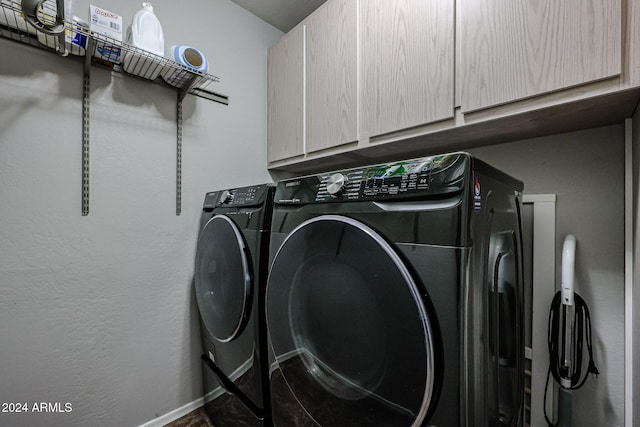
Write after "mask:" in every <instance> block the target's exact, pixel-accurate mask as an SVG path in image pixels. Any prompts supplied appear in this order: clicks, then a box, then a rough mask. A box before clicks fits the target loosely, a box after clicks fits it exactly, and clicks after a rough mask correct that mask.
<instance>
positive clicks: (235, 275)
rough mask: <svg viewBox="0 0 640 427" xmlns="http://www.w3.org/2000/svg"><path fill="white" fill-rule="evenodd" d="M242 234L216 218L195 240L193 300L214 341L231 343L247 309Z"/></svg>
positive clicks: (248, 274) (222, 218)
mask: <svg viewBox="0 0 640 427" xmlns="http://www.w3.org/2000/svg"><path fill="white" fill-rule="evenodd" d="M247 254H248V251H247V249H246V246H245V243H244V240H243V238H242V234H241V233H240V230H238V227H237V226H236V225H235V224H234V223H233V221H232V220H231V219H229V218H228V217H226V216H224V215H215V216H214V217H213V218H211V219H210V220H209V222H207V224H206V225H205V226H204V228H203V229H202V232H201V233H200V237H199V238H198V249H197V253H196V265H195V285H196V299H197V301H198V308H199V309H200V315H201V316H202V320H203V322H204V324H205V326H206V328H207V330H208V331H209V333H210V334H211V335H213V336H214V337H215V338H216V339H217V340H219V341H222V342H228V341H231V340H233V339H234V338H235V337H236V336H237V335H238V334H239V333H240V332H242V328H243V327H244V325H245V323H246V320H247V314H248V312H249V310H250V307H249V304H250V301H251V298H250V296H251V282H252V276H251V271H250V267H249V266H250V264H249V260H248V258H247Z"/></svg>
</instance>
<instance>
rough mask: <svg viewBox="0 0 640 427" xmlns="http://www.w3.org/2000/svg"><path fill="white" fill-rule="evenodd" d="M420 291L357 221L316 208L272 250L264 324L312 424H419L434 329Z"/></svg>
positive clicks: (431, 373) (427, 399)
mask: <svg viewBox="0 0 640 427" xmlns="http://www.w3.org/2000/svg"><path fill="white" fill-rule="evenodd" d="M426 298H427V296H426V295H425V292H424V291H422V290H421V289H420V287H419V286H418V285H417V284H416V282H415V281H414V279H413V276H412V274H411V273H410V270H409V269H408V268H407V266H406V265H405V263H404V261H403V260H402V259H401V258H400V256H399V255H398V253H397V252H396V251H395V250H394V249H393V247H392V246H391V245H390V244H389V243H388V242H387V241H386V240H385V239H384V238H383V237H382V236H380V235H379V234H378V233H376V232H375V231H374V230H372V229H371V228H369V227H367V226H366V225H364V224H362V223H360V222H358V221H356V220H354V219H351V218H347V217H343V216H337V215H325V216H319V217H317V218H313V219H311V220H308V221H306V222H304V223H302V224H301V225H300V226H299V227H297V228H296V229H295V230H294V231H293V232H291V233H290V234H289V235H288V237H287V238H286V239H285V241H284V243H283V244H282V246H281V247H280V249H279V251H278V252H277V254H276V256H275V258H274V260H273V263H272V267H271V272H270V274H269V280H268V285H267V327H268V330H269V334H270V338H271V348H272V350H273V351H274V352H275V356H276V360H277V361H278V366H279V368H280V370H281V372H282V376H283V377H284V380H285V381H286V382H287V384H288V386H289V388H290V390H291V391H292V392H293V393H294V394H295V397H296V400H297V401H298V402H299V403H300V404H301V405H302V406H304V409H305V411H306V412H307V413H308V414H309V415H310V416H311V417H312V418H313V419H314V420H315V421H316V422H317V423H318V424H320V425H322V426H330V425H339V426H346V425H363V424H370V425H394V426H402V425H405V426H409V425H419V424H420V423H421V422H422V421H423V420H424V419H425V418H426V417H427V415H428V413H429V409H430V407H431V406H432V403H433V401H434V400H436V395H437V390H438V387H439V385H438V383H439V381H438V380H436V375H437V373H436V372H435V366H436V363H437V362H439V360H438V361H437V360H436V358H438V357H440V353H439V352H438V351H437V350H436V348H435V345H436V341H438V340H436V339H435V333H436V331H435V328H436V325H435V324H432V323H435V322H431V320H430V316H431V310H430V309H429V308H428V307H429V306H430V304H428V303H427V301H426Z"/></svg>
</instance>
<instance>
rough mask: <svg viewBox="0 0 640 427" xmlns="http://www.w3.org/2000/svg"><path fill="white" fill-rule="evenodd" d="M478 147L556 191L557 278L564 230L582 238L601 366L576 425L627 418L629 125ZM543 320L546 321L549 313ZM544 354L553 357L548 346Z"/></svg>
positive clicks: (534, 189)
mask: <svg viewBox="0 0 640 427" xmlns="http://www.w3.org/2000/svg"><path fill="white" fill-rule="evenodd" d="M472 152H473V153H474V154H476V155H477V156H478V157H479V158H481V159H483V160H485V161H487V162H488V163H490V164H492V165H494V166H496V167H498V168H500V169H503V170H504V171H506V172H508V173H510V174H512V175H514V176H516V177H518V178H520V179H521V180H522V181H523V182H524V185H525V194H550V193H552V194H556V195H557V205H556V208H557V210H556V239H557V241H556V270H555V271H556V285H558V286H559V284H560V277H561V276H560V274H561V264H560V263H561V253H562V244H563V241H564V238H565V236H566V235H567V234H574V235H575V236H576V239H577V251H576V292H577V293H578V294H580V295H581V296H582V297H583V298H584V299H585V301H586V303H587V305H588V306H589V309H590V311H591V320H592V327H593V347H594V348H593V350H594V358H595V361H596V365H597V367H598V369H599V370H600V373H601V375H600V376H599V377H597V378H594V377H591V378H589V379H588V380H587V382H586V384H585V386H584V387H583V388H582V389H580V390H577V391H574V392H573V405H574V410H573V422H574V424H573V425H576V426H612V427H613V426H623V425H624V382H625V372H624V355H625V354H624V337H625V335H624V321H625V318H624V127H623V125H616V126H609V127H603V128H598V129H593V130H586V131H580V132H573V133H566V134H561V135H554V136H550V137H544V138H536V139H531V140H526V141H518V142H513V143H509V144H501V145H496V146H491V147H485V148H480V149H475V150H472ZM550 304H551V301H549V305H550ZM542 320H543V321H544V322H545V325H546V323H547V319H546V318H544V319H542ZM541 356H542V357H545V358H548V356H547V354H546V349H545V353H544V354H542V355H541ZM534 357H535V355H534ZM585 368H586V362H585ZM536 427H537V426H536Z"/></svg>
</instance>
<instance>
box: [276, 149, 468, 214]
mask: <svg viewBox="0 0 640 427" xmlns="http://www.w3.org/2000/svg"><path fill="white" fill-rule="evenodd" d="M468 159H469V156H468V155H467V154H466V153H453V154H445V155H441V156H433V157H423V158H419V159H412V160H405V161H400V162H394V163H384V164H379V165H374V166H368V167H364V168H359V169H350V170H342V171H334V172H327V173H322V174H318V175H312V176H307V177H303V178H297V179H291V180H288V181H283V182H281V183H280V184H279V185H278V188H277V190H276V198H275V202H276V203H323V202H334V201H335V202H338V201H340V202H345V201H362V200H379V199H387V198H416V197H421V196H430V195H431V196H433V195H439V194H440V195H441V194H446V193H452V192H456V191H460V190H461V189H462V188H463V185H464V184H463V181H464V175H465V173H466V171H467V170H468V168H469V160H468Z"/></svg>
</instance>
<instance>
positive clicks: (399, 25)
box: [360, 0, 454, 137]
mask: <svg viewBox="0 0 640 427" xmlns="http://www.w3.org/2000/svg"><path fill="white" fill-rule="evenodd" d="M360 34H361V36H360V38H361V40H360V46H361V70H360V75H361V89H360V90H361V92H360V99H361V120H362V124H361V131H362V134H363V135H364V136H365V137H366V136H369V137H371V136H376V135H380V134H384V133H388V132H393V131H397V130H401V129H406V128H410V127H413V126H418V125H423V124H427V123H432V122H436V121H440V120H444V119H448V118H452V117H453V109H454V105H453V104H454V94H453V90H454V89H453V88H454V83H453V79H454V0H436V1H432V0H428V1H427V0H397V1H389V0H362V1H360Z"/></svg>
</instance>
